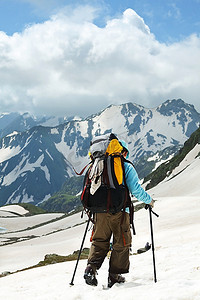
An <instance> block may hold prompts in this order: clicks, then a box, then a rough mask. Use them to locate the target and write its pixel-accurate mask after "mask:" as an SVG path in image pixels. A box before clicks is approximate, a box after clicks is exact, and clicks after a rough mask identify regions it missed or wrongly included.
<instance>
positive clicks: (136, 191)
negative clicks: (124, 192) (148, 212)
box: [124, 162, 152, 204]
mask: <svg viewBox="0 0 200 300" xmlns="http://www.w3.org/2000/svg"><path fill="white" fill-rule="evenodd" d="M124 169H125V179H126V184H127V186H128V189H129V192H130V193H131V194H132V195H133V196H135V197H136V198H137V199H138V200H139V201H143V202H144V203H146V204H149V203H150V202H151V201H152V198H151V196H150V195H149V194H148V193H147V192H146V191H145V190H144V189H143V188H142V187H141V185H140V184H139V178H138V175H137V172H136V170H135V168H134V167H133V166H132V165H131V164H130V163H127V162H125V163H124Z"/></svg>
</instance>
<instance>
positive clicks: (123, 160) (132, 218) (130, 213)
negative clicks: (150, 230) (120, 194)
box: [121, 156, 136, 235]
mask: <svg viewBox="0 0 200 300" xmlns="http://www.w3.org/2000/svg"><path fill="white" fill-rule="evenodd" d="M121 161H122V170H123V177H124V185H125V188H126V199H125V202H124V208H123V214H122V220H121V224H122V223H123V220H124V214H125V209H126V204H127V202H128V207H129V217H130V224H131V226H132V230H133V235H136V231H135V226H134V205H133V203H132V201H131V197H130V195H129V189H128V186H127V184H126V178H125V168H124V162H128V163H130V164H131V165H132V166H133V167H134V165H133V163H132V162H130V161H129V160H127V159H125V158H124V157H123V156H121Z"/></svg>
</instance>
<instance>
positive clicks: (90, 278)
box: [83, 264, 98, 286]
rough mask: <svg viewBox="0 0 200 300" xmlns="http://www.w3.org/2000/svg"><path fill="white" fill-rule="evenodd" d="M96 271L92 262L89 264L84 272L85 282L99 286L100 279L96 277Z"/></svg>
mask: <svg viewBox="0 0 200 300" xmlns="http://www.w3.org/2000/svg"><path fill="white" fill-rule="evenodd" d="M95 275H96V271H95V269H94V268H92V266H91V265H90V264H88V265H87V268H86V269H85V273H84V276H83V277H84V279H85V282H86V283H87V284H89V285H93V286H97V284H98V281H97V279H96V276H95Z"/></svg>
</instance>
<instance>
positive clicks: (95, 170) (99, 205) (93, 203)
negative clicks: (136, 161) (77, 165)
mask: <svg viewBox="0 0 200 300" xmlns="http://www.w3.org/2000/svg"><path fill="white" fill-rule="evenodd" d="M122 150H123V147H122V145H121V144H120V142H119V140H118V138H117V137H116V136H115V135H114V134H113V133H111V134H107V135H101V136H98V137H95V138H94V139H93V140H92V141H91V145H90V150H89V155H90V157H91V163H90V166H89V168H88V170H87V172H86V175H85V178H84V184H83V191H82V194H81V202H82V205H83V207H84V209H85V210H86V212H90V213H106V212H109V213H117V212H119V211H124V212H125V209H126V207H129V210H130V222H131V224H132V225H133V204H132V202H131V198H130V195H129V191H128V188H127V185H126V181H125V170H124V161H127V160H125V159H124V157H123V156H122V154H121V151H122ZM127 162H129V161H127ZM130 163H131V162H130ZM133 228H134V226H133Z"/></svg>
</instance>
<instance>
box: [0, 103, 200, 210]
mask: <svg viewBox="0 0 200 300" xmlns="http://www.w3.org/2000/svg"><path fill="white" fill-rule="evenodd" d="M199 124H200V114H199V113H198V112H197V111H196V110H195V108H194V106H192V105H189V104H186V103H185V102H184V101H182V100H180V99H179V100H168V101H166V102H164V103H163V104H161V105H160V106H159V107H157V108H154V109H147V108H144V107H142V106H140V105H136V104H133V103H127V104H122V105H118V106H114V105H111V106H109V107H108V108H106V109H105V110H103V111H101V112H100V113H98V114H96V115H92V116H90V117H88V118H86V119H84V120H71V121H69V122H67V123H65V124H61V125H59V126H56V127H43V126H36V127H33V128H31V129H30V130H26V131H24V132H20V133H13V134H9V135H7V136H5V137H3V138H2V139H1V140H0V204H1V205H3V204H6V203H7V204H9V203H18V202H32V203H34V204H38V203H40V202H42V201H44V200H45V199H47V198H49V197H50V196H51V195H53V194H54V193H55V192H57V191H59V189H60V188H61V186H62V185H63V184H64V182H65V181H66V179H67V178H69V177H71V176H73V175H74V172H73V168H72V167H75V168H76V169H77V170H78V171H79V170H81V169H82V167H83V166H84V165H85V164H86V163H87V162H88V161H89V158H88V148H89V145H90V141H91V139H92V137H93V136H95V135H99V134H105V133H108V132H114V133H116V134H117V136H118V137H119V138H120V139H124V140H126V141H127V142H128V144H129V149H130V153H131V157H130V159H131V160H133V161H134V163H135V165H136V167H137V169H138V171H139V173H140V174H142V171H143V173H144V174H145V175H147V174H148V173H150V171H151V170H152V169H153V168H155V163H156V162H158V161H160V160H161V159H162V158H163V157H164V158H165V159H167V158H168V157H169V155H171V154H172V153H173V154H174V151H175V150H177V149H179V148H180V146H181V145H182V144H183V143H184V142H185V141H186V140H187V139H188V137H189V136H190V135H191V133H192V132H193V131H195V130H196V129H197V128H198V127H199ZM161 154H162V156H160V155H161ZM148 160H149V161H148ZM147 161H148V163H149V165H150V168H148V172H147V170H146V168H147ZM140 169H141V170H140ZM144 170H146V171H144ZM142 177H143V176H142Z"/></svg>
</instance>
